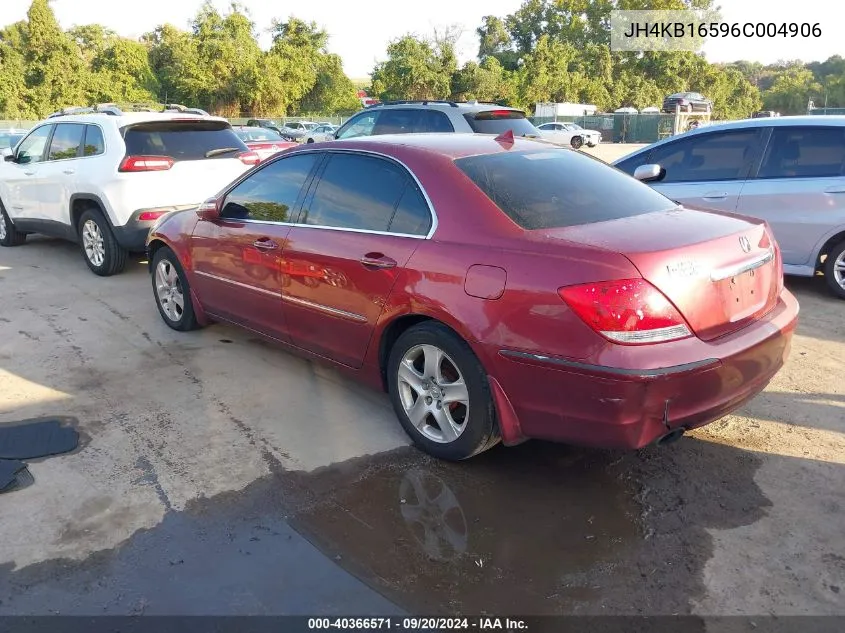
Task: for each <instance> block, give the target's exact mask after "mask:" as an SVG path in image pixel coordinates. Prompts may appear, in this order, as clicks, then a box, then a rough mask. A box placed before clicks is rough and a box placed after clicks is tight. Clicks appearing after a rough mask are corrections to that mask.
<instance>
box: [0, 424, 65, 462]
mask: <svg viewBox="0 0 845 633" xmlns="http://www.w3.org/2000/svg"><path fill="white" fill-rule="evenodd" d="M78 444H79V433H77V432H76V429H74V428H72V427H70V426H66V425H63V424H62V422H61V421H59V420H33V421H32V422H26V423H24V424H13V425H9V426H0V459H35V458H37V457H47V456H48V455H58V454H60V453H67V452H68V451H72V450H73V449H75V448H76V447H77V445H78Z"/></svg>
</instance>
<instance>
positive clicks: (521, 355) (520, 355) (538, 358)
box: [499, 349, 719, 378]
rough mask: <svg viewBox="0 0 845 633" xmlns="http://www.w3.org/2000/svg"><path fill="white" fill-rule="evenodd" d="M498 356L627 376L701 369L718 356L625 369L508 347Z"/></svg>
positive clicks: (669, 373) (647, 376) (678, 372)
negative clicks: (668, 364) (671, 364)
mask: <svg viewBox="0 0 845 633" xmlns="http://www.w3.org/2000/svg"><path fill="white" fill-rule="evenodd" d="M499 356H504V357H505V358H510V359H512V360H516V361H520V360H531V361H535V362H538V363H543V364H545V365H551V366H556V367H558V368H561V367H568V368H572V369H580V370H584V371H590V372H595V373H599V374H612V375H615V376H628V377H632V378H658V377H660V376H669V375H672V374H681V373H684V372H688V371H693V370H695V369H701V368H703V367H707V366H710V365H716V364H718V363H719V359H718V358H705V359H704V360H700V361H696V362H694V363H686V364H684V365H673V366H671V367H661V368H659V369H625V368H622V367H607V366H605V365H591V364H589V363H581V362H578V361H574V360H564V359H563V358H553V357H551V356H543V355H541V354H529V353H528V352H517V351H514V350H509V349H501V350H499Z"/></svg>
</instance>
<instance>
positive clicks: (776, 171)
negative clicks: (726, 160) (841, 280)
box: [737, 125, 845, 266]
mask: <svg viewBox="0 0 845 633" xmlns="http://www.w3.org/2000/svg"><path fill="white" fill-rule="evenodd" d="M771 129H772V133H771V138H770V139H769V143H768V146H767V147H766V151H765V154H764V156H763V160H762V162H761V164H760V168H759V170H758V171H757V173H756V175H755V176H754V177H753V178H751V179H749V180H748V182H747V183H746V184H745V187H744V188H743V190H742V195H741V196H740V199H739V205H738V207H737V211H738V212H740V213H744V214H746V215H751V216H754V217H758V218H762V219H763V220H766V221H767V222H768V223H769V224H770V225H771V227H772V230H773V231H774V234H775V238H776V239H777V241H778V243H779V244H780V247H781V251H782V252H783V260H784V264H787V265H792V266H802V265H805V266H814V265H815V263H816V262H815V261H814V259H815V257H816V255H817V253H816V249H817V248H818V246H820V244H821V243H823V242H824V241H825V240H826V239H827V238H828V237H830V236H831V235H832V234H833V233H835V232H836V231H838V230H842V228H843V227H845V173H843V168H845V127H834V126H822V125H819V126H810V125H807V126H776V127H773V128H771Z"/></svg>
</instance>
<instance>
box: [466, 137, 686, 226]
mask: <svg viewBox="0 0 845 633" xmlns="http://www.w3.org/2000/svg"><path fill="white" fill-rule="evenodd" d="M455 164H456V165H457V166H458V167H459V168H460V169H461V171H463V172H464V173H465V174H466V175H467V176H469V178H470V179H471V180H472V181H473V182H474V183H475V184H476V185H477V186H478V188H479V189H481V190H482V191H483V192H484V193H485V194H487V197H488V198H490V199H491V200H492V201H493V202H495V203H496V205H497V206H498V207H499V208H500V209H501V210H502V211H503V212H504V213H505V214H506V215H507V216H508V217H509V218H511V219H512V220H513V221H514V222H516V223H517V224H518V225H519V226H521V227H522V228H524V229H529V230H530V229H553V228H560V227H565V226H574V225H577V224H589V223H592V222H604V221H606V220H616V219H619V218H627V217H631V216H635V215H641V214H644V213H651V212H653V211H661V210H666V209H672V208H674V207H675V206H677V205H676V204H675V203H674V202H672V201H671V200H669V199H668V198H666V197H664V196H662V195H661V194H659V193H657V192H656V191H654V190H653V189H651V188H650V187H648V186H647V185H644V184H643V183H641V182H639V181H638V180H634V179H633V178H631V177H630V176H628V175H627V174H623V173H622V172H620V171H618V170H616V169H614V168H613V167H610V166H608V165H606V164H605V163H603V162H601V161H600V160H598V159H595V158H592V157H589V156H585V155H584V154H581V153H580V152H576V151H572V150H567V149H551V150H546V151H534V152H505V153H501V154H486V155H481V156H470V157H467V158H459V159H457V160H456V161H455Z"/></svg>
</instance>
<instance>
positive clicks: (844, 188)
mask: <svg viewBox="0 0 845 633" xmlns="http://www.w3.org/2000/svg"><path fill="white" fill-rule="evenodd" d="M824 192H825V193H845V185H833V186H831V187H828V188H827V189H825V190H824Z"/></svg>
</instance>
